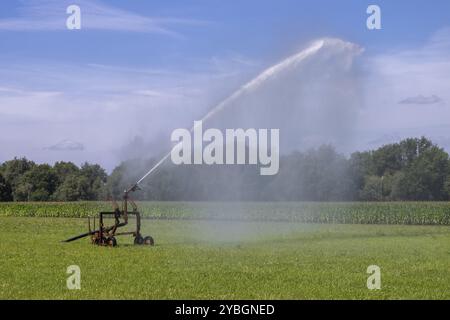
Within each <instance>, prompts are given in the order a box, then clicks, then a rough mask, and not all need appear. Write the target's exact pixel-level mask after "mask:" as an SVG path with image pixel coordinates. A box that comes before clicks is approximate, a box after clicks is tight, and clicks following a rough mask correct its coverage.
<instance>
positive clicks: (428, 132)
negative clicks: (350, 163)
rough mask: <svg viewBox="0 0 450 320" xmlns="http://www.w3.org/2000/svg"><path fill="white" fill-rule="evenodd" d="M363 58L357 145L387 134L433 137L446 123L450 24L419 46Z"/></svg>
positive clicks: (448, 119)
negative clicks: (361, 106)
mask: <svg viewBox="0 0 450 320" xmlns="http://www.w3.org/2000/svg"><path fill="white" fill-rule="evenodd" d="M364 62H365V63H366V66H367V67H366V69H365V71H367V74H366V78H365V80H364V90H365V97H366V99H365V103H364V108H361V111H360V121H359V127H360V128H359V137H360V140H361V145H359V146H358V147H357V148H359V149H362V148H366V147H368V145H367V142H368V141H378V140H379V139H380V137H384V136H386V135H387V136H390V135H395V136H401V137H402V138H405V137H411V136H422V135H425V136H428V137H430V138H433V137H435V139H436V140H437V139H438V138H439V136H440V135H442V132H443V131H442V129H439V130H437V129H436V128H442V127H445V128H448V125H450V106H449V105H448V103H447V102H448V101H450V90H449V89H450V29H442V30H440V31H438V32H436V33H435V34H434V35H433V36H431V37H430V39H429V41H427V42H426V43H424V44H423V45H422V46H417V47H415V48H408V49H397V50H391V51H388V52H386V53H383V54H378V55H375V56H369V57H368V58H367V59H366V60H365V61H364ZM425 106H426V107H425ZM445 130H447V129H445ZM447 134H448V132H447ZM364 141H365V142H364ZM364 143H365V144H364ZM370 147H373V146H370Z"/></svg>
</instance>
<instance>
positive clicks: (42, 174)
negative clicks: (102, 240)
mask: <svg viewBox="0 0 450 320" xmlns="http://www.w3.org/2000/svg"><path fill="white" fill-rule="evenodd" d="M157 160H158V159H157V158H153V159H149V160H128V161H125V162H123V163H121V164H120V165H119V166H118V167H116V168H115V169H114V170H113V172H112V173H111V175H109V176H108V175H107V173H106V172H105V170H104V169H103V168H101V167H100V166H99V165H96V164H88V163H85V164H83V165H82V166H81V167H77V166H76V165H75V164H73V163H71V162H57V163H56V164H55V165H54V166H53V167H50V166H48V165H36V164H35V163H34V162H32V161H28V160H27V159H14V160H11V161H7V162H5V163H4V164H3V165H1V166H0V174H1V176H0V201H11V200H14V201H29V200H32V201H48V200H56V201H79V200H105V199H109V198H116V199H119V198H121V196H122V194H123V191H124V190H125V189H127V188H129V187H130V186H132V185H133V184H134V183H135V182H136V181H137V180H139V178H141V177H142V176H143V175H144V174H145V173H146V172H147V171H148V170H149V168H151V167H153V165H154V164H155V163H156V161H157ZM449 161H450V160H449V155H448V154H447V153H446V152H445V151H444V150H443V149H441V148H439V147H438V146H436V145H434V144H433V143H432V142H431V141H430V140H428V139H426V138H423V137H422V138H419V139H412V138H411V139H406V140H403V141H400V142H399V143H394V144H389V145H385V146H383V147H381V148H379V149H376V150H373V151H367V152H355V153H353V154H352V155H351V156H350V157H349V158H347V157H345V156H343V155H341V154H339V153H337V152H336V151H335V150H334V149H333V147H331V146H321V147H319V148H317V149H312V150H308V151H305V152H293V153H291V154H289V155H283V156H281V158H280V170H279V172H278V174H277V175H274V176H261V175H260V171H259V169H260V168H259V167H258V166H257V165H246V166H237V165H221V166H217V165H216V166H208V165H185V166H176V165H173V164H172V163H171V162H170V160H168V161H166V162H165V163H164V164H163V165H162V166H161V167H159V168H158V170H157V171H155V172H154V173H153V174H152V176H151V177H149V178H148V179H146V180H144V181H143V183H142V184H141V187H142V189H143V190H141V191H139V192H137V193H135V194H134V195H133V196H134V197H136V198H137V199H138V200H161V201H170V200H178V201H205V200H206V201H229V200H231V201H355V200H362V201H389V200H425V201H428V200H429V201H444V200H449V197H450V166H449Z"/></svg>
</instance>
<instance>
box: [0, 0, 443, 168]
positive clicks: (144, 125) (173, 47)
mask: <svg viewBox="0 0 450 320" xmlns="http://www.w3.org/2000/svg"><path fill="white" fill-rule="evenodd" d="M69 4H77V5H79V6H80V8H81V13H82V29H81V30H67V29H66V28H65V20H66V18H67V16H68V15H67V14H66V13H65V9H66V7H67V6H68V5H69ZM369 4H377V5H379V6H380V7H381V12H382V30H372V31H370V30H368V29H367V28H366V19H367V16H368V15H367V14H366V8H367V6H368V5H369ZM448 28H450V2H449V1H446V0H442V1H439V0H435V1H432V2H430V1H419V0H410V1H406V0H397V1H362V0H358V1H357V0H354V1H324V0H319V1H298V0H291V1H287V0H286V1H273V0H272V1H263V0H257V1H256V0H249V1H224V0H222V1H219V0H199V1H181V0H180V1H139V0H127V1H124V0H122V1H121V0H109V1H98V0H95V1H87V0H83V1H75V0H70V1H65V0H64V1H38V0H29V1H25V0H24V1H13V0H6V1H2V2H1V3H0V117H1V119H2V120H0V124H2V126H1V128H0V143H1V144H2V147H3V148H2V149H3V150H2V151H0V161H4V160H7V159H9V158H11V157H14V156H27V157H29V158H31V159H33V160H36V161H38V162H43V161H45V162H53V161H56V160H60V159H63V160H73V161H75V162H77V163H80V162H82V161H83V160H88V161H92V162H100V163H102V164H103V165H105V166H106V167H107V168H108V169H111V168H112V167H113V166H114V165H115V164H117V163H118V161H120V160H121V159H122V156H121V155H120V153H121V151H122V150H123V148H126V147H125V146H126V145H127V143H128V142H129V141H133V139H135V137H137V136H142V137H143V139H144V140H146V136H150V135H151V136H157V137H161V136H164V128H167V127H168V126H170V127H171V126H173V127H176V126H179V125H182V124H183V123H185V122H186V119H190V118H192V120H194V118H195V117H197V118H198V117H199V116H200V115H201V114H202V112H204V111H205V110H207V109H208V106H210V105H212V104H214V103H215V102H217V101H218V100H220V98H222V97H225V96H226V95H227V94H229V93H231V92H232V90H234V89H235V88H236V87H239V86H240V85H241V84H242V83H245V81H247V80H249V79H251V77H252V76H254V75H256V74H258V73H259V72H260V71H262V70H264V69H265V68H267V67H269V66H271V65H272V64H274V63H276V62H278V61H280V60H282V59H284V58H286V57H287V56H289V55H292V54H295V53H296V52H298V51H299V50H301V49H302V48H305V46H306V45H307V44H308V43H310V42H311V41H312V40H314V39H317V38H321V37H334V38H340V39H344V40H346V41H349V42H352V43H356V44H358V45H359V46H361V47H363V48H364V49H365V52H364V57H363V58H362V59H361V60H360V64H361V69H363V70H364V72H366V73H367V74H366V75H365V76H364V79H365V80H364V84H365V91H366V92H371V93H373V92H378V94H377V98H376V99H375V98H374V99H372V98H373V96H372V98H369V97H365V98H364V99H365V101H366V102H367V103H366V105H365V107H364V108H362V111H361V120H360V128H359V130H362V129H364V130H362V131H360V133H359V135H361V136H364V137H365V138H364V139H363V140H364V141H361V142H360V143H359V144H358V145H357V147H362V148H364V147H370V146H371V144H370V142H373V143H375V144H376V142H377V141H379V142H380V143H382V142H384V141H385V140H389V139H395V138H399V137H400V138H401V137H403V136H405V135H417V134H427V135H430V136H433V137H435V138H436V139H437V140H438V142H439V141H442V143H443V144H448V146H450V142H448V141H444V140H445V139H444V138H445V137H446V136H447V135H448V133H449V132H448V127H447V125H450V121H446V120H445V117H446V116H447V115H450V112H449V111H448V110H447V108H448V105H447V103H446V101H447V99H448V98H447V97H446V96H445V91H446V89H445V88H448V87H450V83H449V82H448V81H450V80H448V79H449V78H448V77H447V76H449V75H450V73H449V71H450V67H449V66H448V64H447V63H445V61H449V60H450V59H448V58H449V57H450V56H449V52H450V50H449V47H450V46H449V45H448V44H449V43H450V37H449V36H450V31H449V29H448ZM443 61H444V62H443ZM388 66H389V67H388ZM411 70H412V71H411ZM411 72H412V74H411ZM394 79H395V81H394ZM412 79H417V81H411V80H412ZM437 80H439V82H437ZM390 81H393V82H392V83H391V82H390ZM446 81H447V82H446ZM387 86H388V87H387ZM447 91H450V90H447ZM369 95H370V94H369ZM433 97H435V98H433ZM415 98H417V99H416V100H414V99H415ZM449 98H450V97H449ZM408 99H409V100H408ZM411 99H412V100H411ZM399 101H407V102H408V101H409V102H411V101H412V103H398V102H399ZM414 101H416V102H417V103H414ZM181 105H182V107H181ZM380 105H382V106H383V107H380ZM411 105H412V106H411ZM424 105H430V107H432V108H438V109H436V110H434V109H433V110H432V112H430V109H427V110H424V108H423V106H424ZM379 108H381V109H379ZM407 108H409V109H407ZM380 110H383V112H381V111H380ZM381 113H383V114H384V115H385V116H380V114H381ZM423 113H425V114H423ZM388 115H389V116H388ZM377 117H378V118H379V119H380V120H379V122H377V121H375V120H374V121H368V119H371V120H373V119H374V118H375V119H376V118H377ZM169 118H170V119H173V121H171V122H170V124H169V122H168V120H167V119H169ZM386 118H389V119H390V120H388V121H385V119H386ZM125 119H126V120H125ZM2 122H3V123H2ZM368 122H370V123H368ZM111 126H114V127H117V128H119V127H120V128H121V130H120V132H117V131H119V130H115V131H113V132H110V131H108V129H109V128H110V127H111ZM149 127H151V129H150V128H149ZM436 128H438V129H436ZM11 130H13V131H14V132H16V131H20V132H22V133H17V134H16V135H15V136H14V137H12V136H11V135H10V132H11ZM149 143H150V142H149ZM153 143H156V142H153ZM80 146H82V147H80ZM105 154H108V157H107V159H105V156H104V155H105Z"/></svg>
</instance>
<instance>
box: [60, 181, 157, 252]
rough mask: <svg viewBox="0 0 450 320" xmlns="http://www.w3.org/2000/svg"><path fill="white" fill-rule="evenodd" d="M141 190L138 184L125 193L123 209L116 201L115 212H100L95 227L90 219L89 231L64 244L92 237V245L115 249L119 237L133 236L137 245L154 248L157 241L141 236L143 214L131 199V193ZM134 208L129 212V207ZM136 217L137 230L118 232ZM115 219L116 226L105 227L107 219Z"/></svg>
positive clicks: (114, 204) (95, 218) (94, 222)
mask: <svg viewBox="0 0 450 320" xmlns="http://www.w3.org/2000/svg"><path fill="white" fill-rule="evenodd" d="M138 189H139V184H138V183H136V184H135V185H134V186H133V187H131V188H130V189H128V190H125V191H124V195H123V200H122V208H120V207H119V205H118V204H117V202H116V201H114V200H113V201H112V203H113V209H114V211H111V212H100V213H99V214H98V216H97V217H93V225H91V218H90V217H88V227H89V231H88V232H86V233H83V234H80V235H78V236H75V237H72V238H70V239H67V240H65V241H64V242H72V241H75V240H78V239H81V238H85V237H89V236H90V237H91V242H92V244H95V245H98V246H109V247H115V246H116V245H117V240H116V237H117V236H125V235H131V236H133V237H134V244H135V245H150V246H153V245H154V244H155V241H154V240H153V238H152V237H151V236H145V237H144V236H143V235H142V234H141V214H140V212H139V211H138V208H137V205H136V203H135V202H134V201H133V200H132V199H131V198H130V193H132V192H134V191H136V190H138ZM129 204H130V205H131V207H132V208H133V209H132V211H128V205H129ZM130 216H134V217H135V220H136V228H135V229H134V230H133V231H126V232H118V229H119V228H122V227H125V226H126V225H128V218H129V217H130ZM107 218H112V219H114V224H113V225H110V226H105V219H107ZM96 220H98V229H96Z"/></svg>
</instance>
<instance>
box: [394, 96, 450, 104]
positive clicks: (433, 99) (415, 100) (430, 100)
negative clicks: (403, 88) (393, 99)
mask: <svg viewBox="0 0 450 320" xmlns="http://www.w3.org/2000/svg"><path fill="white" fill-rule="evenodd" d="M439 102H442V99H441V98H440V97H438V96H436V95H432V96H429V97H426V96H423V95H418V96H415V97H408V98H406V99H403V100H401V101H399V103H400V104H436V103H439Z"/></svg>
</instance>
